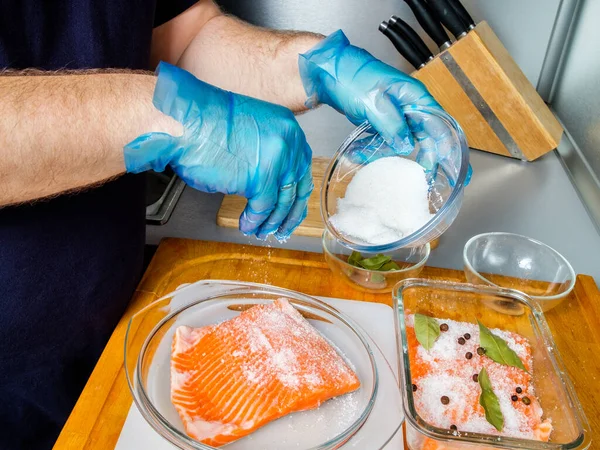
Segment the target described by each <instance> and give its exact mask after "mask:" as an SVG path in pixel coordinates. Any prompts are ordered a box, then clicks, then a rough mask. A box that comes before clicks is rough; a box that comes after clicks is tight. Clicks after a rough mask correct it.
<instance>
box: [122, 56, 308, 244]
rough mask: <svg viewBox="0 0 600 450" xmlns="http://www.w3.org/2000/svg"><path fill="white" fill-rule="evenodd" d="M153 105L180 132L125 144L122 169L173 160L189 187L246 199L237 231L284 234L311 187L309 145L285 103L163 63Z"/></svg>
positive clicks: (302, 210) (301, 212) (296, 220)
mask: <svg viewBox="0 0 600 450" xmlns="http://www.w3.org/2000/svg"><path fill="white" fill-rule="evenodd" d="M154 105H155V106H156V107H157V108H158V109H159V110H160V111H162V112H164V113H165V114H168V115H169V116H171V117H173V118H174V119H176V120H177V121H179V122H181V123H182V124H183V125H184V133H183V136H179V137H176V136H172V135H169V134H166V133H150V134H145V135H142V136H140V137H138V138H137V139H136V140H134V141H133V142H131V143H130V144H128V145H127V146H126V147H125V164H126V167H127V171H129V172H140V171H144V170H148V169H151V168H152V169H154V170H157V171H162V170H164V168H165V166H166V165H167V164H168V165H170V166H171V167H172V168H173V169H174V170H175V172H176V173H177V174H178V175H179V176H180V177H181V178H182V179H183V180H184V181H186V182H187V184H189V185H190V186H192V187H194V188H196V189H199V190H201V191H205V192H222V193H226V194H237V195H241V196H244V197H246V198H248V205H247V206H246V209H245V210H244V212H243V214H242V216H241V217H240V230H241V231H242V232H243V233H244V234H247V235H249V234H256V235H257V237H259V238H266V236H267V235H269V234H272V233H276V237H277V238H278V239H286V238H288V237H289V236H290V234H291V233H292V231H293V230H294V229H295V228H296V227H297V226H298V225H299V224H300V222H302V220H303V219H304V217H305V216H306V212H307V201H308V197H309V196H310V193H311V192H312V189H313V183H312V174H311V149H310V147H309V146H308V144H307V142H306V138H305V136H304V133H303V132H302V129H301V128H300V126H299V125H298V122H296V119H295V118H294V115H293V114H292V112H291V111H290V110H289V109H286V108H284V107H282V106H278V105H274V104H271V103H267V102H264V101H261V100H257V99H253V98H250V97H246V96H243V95H237V94H233V93H231V92H228V91H224V90H221V89H219V88H216V87H214V86H211V85H209V84H207V83H204V82H202V81H200V80H198V79H197V78H195V77H194V76H193V75H191V74H190V73H188V72H186V71H184V70H182V69H179V68H177V67H175V66H172V65H170V64H167V63H161V64H160V65H159V68H158V81H157V84H156V89H155V91H154Z"/></svg>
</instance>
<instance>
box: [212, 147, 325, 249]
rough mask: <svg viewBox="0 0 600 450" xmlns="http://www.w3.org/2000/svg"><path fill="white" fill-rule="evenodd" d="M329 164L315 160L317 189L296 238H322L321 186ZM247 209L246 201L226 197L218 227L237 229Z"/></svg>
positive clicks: (313, 193) (230, 196)
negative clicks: (243, 212) (241, 216)
mask: <svg viewBox="0 0 600 450" xmlns="http://www.w3.org/2000/svg"><path fill="white" fill-rule="evenodd" d="M328 164H329V158H313V179H314V180H315V189H314V190H313V192H312V194H311V196H310V198H309V199H308V215H307V216H306V219H304V221H303V222H302V223H301V224H300V226H299V227H298V228H296V230H295V231H294V234H295V235H296V236H310V237H319V238H320V237H321V235H322V234H323V230H324V225H323V219H321V198H320V196H321V192H320V186H321V181H322V180H323V177H324V176H325V170H327V165H328ZM245 207H246V199H245V198H244V197H239V196H237V195H226V196H225V197H224V198H223V203H221V207H220V208H219V212H218V213H217V225H219V226H222V227H227V228H237V227H238V223H239V220H240V215H241V214H242V211H243V210H244V208H245Z"/></svg>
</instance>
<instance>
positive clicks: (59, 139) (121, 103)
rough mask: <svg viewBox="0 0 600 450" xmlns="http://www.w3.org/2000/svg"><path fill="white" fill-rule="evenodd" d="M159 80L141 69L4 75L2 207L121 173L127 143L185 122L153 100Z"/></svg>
mask: <svg viewBox="0 0 600 450" xmlns="http://www.w3.org/2000/svg"><path fill="white" fill-rule="evenodd" d="M155 80H156V79H155V77H154V76H152V75H149V74H133V73H123V72H119V73H94V72H87V73H85V72H84V73H79V74H76V75H75V74H61V73H54V74H51V75H50V74H41V73H33V74H31V73H30V74H28V75H26V76H24V75H22V74H19V73H16V74H9V73H3V74H1V76H0V180H2V182H1V183H0V206H4V205H8V204H13V203H21V202H26V201H31V200H35V199H38V198H43V197H48V196H53V195H56V194H59V193H61V192H65V191H71V190H74V189H78V188H81V187H84V186H89V185H93V184H97V183H99V182H102V181H104V180H107V179H110V178H112V177H115V176H118V175H119V174H121V173H123V172H124V170H125V167H124V162H123V146H124V145H126V144H127V143H128V142H130V141H131V140H133V139H135V138H136V137H137V136H139V135H140V134H143V133H146V132H149V131H166V132H171V133H175V134H176V133H178V132H180V131H181V129H180V126H179V125H178V124H177V123H176V122H175V121H174V120H172V119H170V118H168V117H166V116H164V115H163V114H162V113H160V112H158V111H157V110H156V109H155V108H154V106H153V105H152V94H153V90H154V85H155Z"/></svg>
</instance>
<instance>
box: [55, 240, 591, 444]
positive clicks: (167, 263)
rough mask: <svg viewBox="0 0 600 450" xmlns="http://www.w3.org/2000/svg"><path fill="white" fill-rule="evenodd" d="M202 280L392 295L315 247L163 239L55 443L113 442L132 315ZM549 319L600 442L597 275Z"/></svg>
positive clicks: (439, 272) (330, 293) (373, 298)
mask: <svg viewBox="0 0 600 450" xmlns="http://www.w3.org/2000/svg"><path fill="white" fill-rule="evenodd" d="M420 276H421V277H422V278H429V279H434V280H446V281H461V282H464V281H465V279H464V274H463V272H461V271H457V270H448V269H436V268H432V267H425V269H424V270H423V272H422V273H421V275H420ZM202 279H219V280H241V281H250V282H255V283H267V284H272V285H275V286H280V287H283V288H287V289H293V290H295V291H300V292H304V293H306V294H308V295H314V296H322V297H337V298H345V299H351V300H363V301H367V302H379V303H384V304H388V305H391V303H392V297H391V295H390V294H371V293H366V292H360V291H357V290H355V289H353V288H352V287H351V286H350V285H348V284H346V282H345V281H343V280H342V279H341V278H338V277H337V276H335V275H334V274H333V273H332V272H331V271H330V270H329V268H328V267H327V264H326V263H325V261H324V259H323V255H322V254H320V253H309V252H300V251H295V250H284V249H274V248H265V247H253V246H249V245H237V244H229V243H222V242H203V241H193V240H187V239H165V240H163V241H162V242H161V244H160V246H159V248H158V250H157V252H156V254H155V256H154V258H153V259H152V262H151V263H150V266H149V267H148V269H147V270H146V273H145V274H144V277H143V278H142V281H141V282H140V284H139V286H138V288H137V290H136V292H135V295H134V296H133V299H132V301H131V303H130V304H129V307H128V308H127V311H125V314H124V315H123V317H122V318H121V321H120V322H119V324H118V325H117V327H116V328H115V331H114V332H113V335H112V337H111V338H110V341H109V342H108V345H107V346H106V348H105V350H104V352H103V353H102V356H101V357H100V360H99V361H98V364H97V365H96V368H95V369H94V372H93V373H92V375H91V377H90V379H89V381H88V383H87V385H86V387H85V389H84V391H83V393H82V394H81V397H80V398H79V401H78V402H77V405H76V406H75V408H74V410H73V412H72V413H71V416H70V417H69V420H68V421H67V423H66V425H65V426H64V428H63V430H62V433H61V434H60V436H59V438H58V441H57V442H56V444H55V446H54V449H55V450H83V449H85V450H92V449H93V450H100V449H107V450H113V449H114V448H115V445H116V443H117V440H118V439H119V435H120V434H121V428H122V427H123V424H124V422H125V419H126V417H127V414H128V412H129V408H130V407H131V402H132V398H131V394H130V393H129V389H128V387H127V381H126V378H125V372H124V370H123V342H124V339H125V331H126V329H127V323H128V321H129V319H130V317H131V316H132V315H133V314H135V313H136V312H137V311H139V310H140V309H142V308H143V307H145V306H146V305H148V304H150V303H151V302H153V301H155V300H157V299H158V298H160V297H162V296H163V295H165V294H168V293H170V292H172V291H174V290H175V289H176V288H177V287H179V286H180V285H182V284H184V283H192V282H194V281H198V280H202ZM514 287H515V288H518V286H517V285H515V286H514ZM546 318H547V320H548V323H549V325H550V329H551V331H552V333H553V335H554V340H555V343H556V346H557V348H558V350H559V351H560V353H561V355H562V359H563V362H564V364H565V366H566V369H567V372H568V375H569V376H570V378H571V380H572V382H573V384H574V386H575V389H576V391H577V393H578V395H579V400H580V401H581V403H582V405H583V408H584V410H585V413H586V415H587V417H588V420H589V421H590V425H591V428H592V439H593V440H594V441H596V442H600V383H599V382H598V380H600V358H598V355H599V354H600V292H599V291H598V287H597V286H596V283H595V282H594V279H593V278H592V277H590V276H587V275H578V276H577V283H576V285H575V289H574V290H573V291H572V292H571V294H570V295H569V296H568V297H567V298H566V299H565V301H564V302H563V303H562V304H561V305H559V306H557V307H556V308H554V309H553V310H552V311H550V312H548V313H547V314H546Z"/></svg>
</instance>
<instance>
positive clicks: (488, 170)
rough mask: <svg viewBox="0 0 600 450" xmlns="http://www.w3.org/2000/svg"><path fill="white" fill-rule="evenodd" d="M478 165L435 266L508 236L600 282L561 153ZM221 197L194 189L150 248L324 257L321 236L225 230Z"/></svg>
mask: <svg viewBox="0 0 600 450" xmlns="http://www.w3.org/2000/svg"><path fill="white" fill-rule="evenodd" d="M471 164H472V166H473V170H474V175H473V180H472V182H471V184H470V185H469V186H468V187H467V190H466V191H465V198H464V203H463V207H462V209H461V211H460V213H459V215H458V218H457V219H456V221H455V222H454V224H452V226H451V227H450V228H449V229H448V231H446V233H445V234H444V235H443V236H442V239H441V241H440V245H439V247H438V248H437V249H436V250H434V251H433V252H432V254H431V257H430V259H429V262H428V264H429V265H430V266H435V267H444V268H452V269H462V249H463V246H464V244H465V242H466V241H467V240H468V239H469V238H470V237H471V236H473V235H475V234H479V233H484V232H488V231H507V232H514V233H519V234H524V235H526V236H530V237H532V238H535V239H539V240H540V241H542V242H545V243H546V244H548V245H550V246H551V247H554V248H555V249H556V250H558V251H559V252H561V253H562V254H563V255H564V256H565V257H566V258H567V259H568V260H569V261H570V262H571V264H572V265H573V267H574V269H575V271H576V272H577V273H584V274H588V275H592V276H593V277H594V278H595V280H596V283H599V284H600V235H599V234H598V231H597V229H596V227H595V226H594V223H593V222H592V220H591V219H590V217H589V215H588V213H587V211H586V209H585V207H584V205H583V203H582V202H581V200H580V199H579V196H578V194H577V191H576V190H575V188H574V187H573V184H572V183H571V180H570V179H569V177H568V175H567V173H566V171H565V169H564V168H563V165H562V162H561V160H560V158H559V157H558V156H557V154H556V153H554V152H553V153H549V154H547V155H545V156H544V157H542V158H540V159H539V160H537V161H535V162H532V163H526V162H521V161H517V160H513V159H509V158H505V157H502V156H496V155H492V154H488V153H484V152H480V151H476V150H473V151H472V152H471ZM316 184H317V185H318V184H319V183H318V180H317V183H316ZM221 198H222V196H221V195H218V194H205V193H203V192H199V191H195V190H194V189H191V188H189V187H186V189H185V191H184V192H183V194H182V196H181V198H180V200H179V203H178V204H177V206H176V208H175V211H174V212H173V215H172V217H171V219H170V220H169V222H167V223H166V224H165V225H162V226H152V225H149V226H148V227H147V238H146V240H147V243H148V244H158V242H159V241H160V239H161V238H163V237H181V238H190V239H202V240H210V241H218V242H236V243H241V244H252V245H261V246H264V245H269V246H272V247H285V248H289V249H296V250H306V251H312V252H321V243H320V240H319V239H316V238H307V237H292V238H291V239H290V240H289V241H288V242H287V243H285V244H279V243H278V242H277V241H275V240H274V239H272V238H271V241H270V242H267V243H265V242H260V241H258V240H256V239H254V238H248V237H245V236H243V235H241V234H240V233H239V232H238V231H237V230H236V229H228V228H222V227H219V226H217V225H216V214H217V211H218V209H219V206H220V204H221Z"/></svg>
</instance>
